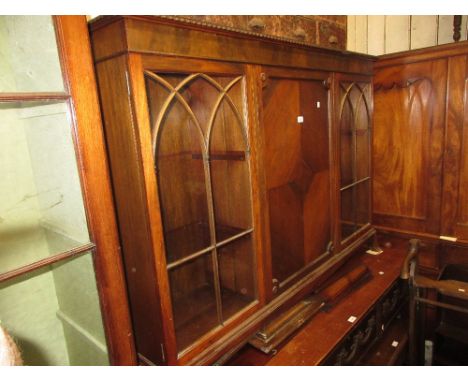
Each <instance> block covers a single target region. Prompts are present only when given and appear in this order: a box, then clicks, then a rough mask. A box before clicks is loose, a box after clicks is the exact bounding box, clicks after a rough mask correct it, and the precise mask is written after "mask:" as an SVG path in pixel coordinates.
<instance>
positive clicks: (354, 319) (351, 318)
mask: <svg viewBox="0 0 468 382" xmlns="http://www.w3.org/2000/svg"><path fill="white" fill-rule="evenodd" d="M356 318H357V317H354V316H349V318H348V322H351V323H353V322H354V321H356Z"/></svg>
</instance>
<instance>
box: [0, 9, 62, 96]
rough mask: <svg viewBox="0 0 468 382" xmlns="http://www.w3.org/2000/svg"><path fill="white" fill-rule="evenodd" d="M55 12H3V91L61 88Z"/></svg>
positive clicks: (0, 84)
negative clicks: (48, 14) (26, 13)
mask: <svg viewBox="0 0 468 382" xmlns="http://www.w3.org/2000/svg"><path fill="white" fill-rule="evenodd" d="M63 90H64V88H63V80H62V72H61V70H60V61H59V56H58V49H57V42H56V39H55V29H54V23H53V21H52V17H51V16H0V92H7V93H14V92H29V93H31V92H60V91H63Z"/></svg>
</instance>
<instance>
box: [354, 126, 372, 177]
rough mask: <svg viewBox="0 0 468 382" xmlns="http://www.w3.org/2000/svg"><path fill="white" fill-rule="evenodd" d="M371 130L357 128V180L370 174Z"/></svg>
mask: <svg viewBox="0 0 468 382" xmlns="http://www.w3.org/2000/svg"><path fill="white" fill-rule="evenodd" d="M369 137H370V134H369V130H368V129H367V128H358V129H357V130H356V180H361V179H364V178H367V177H368V176H370V174H369V148H370V142H369Z"/></svg>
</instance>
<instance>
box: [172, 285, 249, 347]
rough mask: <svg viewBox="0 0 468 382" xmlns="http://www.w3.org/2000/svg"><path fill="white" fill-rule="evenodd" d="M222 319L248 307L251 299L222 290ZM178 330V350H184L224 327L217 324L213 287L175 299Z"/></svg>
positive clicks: (208, 286)
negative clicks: (213, 330) (199, 339)
mask: <svg viewBox="0 0 468 382" xmlns="http://www.w3.org/2000/svg"><path fill="white" fill-rule="evenodd" d="M221 295H222V301H223V305H222V310H223V316H225V317H232V316H233V315H234V314H236V313H238V312H240V311H241V310H242V309H244V308H246V307H247V306H248V305H249V304H250V303H251V299H250V298H249V297H247V296H244V295H242V294H241V293H237V292H235V291H232V290H230V289H227V288H221ZM173 301H174V305H173V310H174V317H175V320H174V321H175V329H176V334H177V343H178V348H179V349H181V350H183V349H186V348H187V347H188V346H190V345H191V344H192V343H193V342H195V341H196V340H197V339H198V338H200V337H201V336H202V335H204V334H206V333H208V332H209V331H211V330H212V329H215V328H216V327H219V326H222V324H220V323H219V321H218V313H217V308H216V300H215V297H214V294H213V286H212V285H209V284H206V285H204V286H202V287H200V288H197V289H196V290H194V291H193V292H192V293H189V294H186V295H184V296H181V297H179V298H174V300H173Z"/></svg>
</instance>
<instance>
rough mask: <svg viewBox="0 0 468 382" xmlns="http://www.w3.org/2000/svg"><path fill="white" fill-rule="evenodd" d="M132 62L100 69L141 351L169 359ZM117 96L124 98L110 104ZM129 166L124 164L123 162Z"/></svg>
mask: <svg viewBox="0 0 468 382" xmlns="http://www.w3.org/2000/svg"><path fill="white" fill-rule="evenodd" d="M126 72H128V63H127V59H126V58H125V57H120V58H116V59H115V60H114V61H106V62H103V63H101V64H100V65H98V66H97V74H98V83H99V88H100V96H101V103H102V112H103V119H104V124H105V131H106V140H107V144H108V147H109V155H110V166H111V172H112V182H113V185H114V192H115V198H116V204H117V212H118V218H119V225H120V234H121V240H122V246H123V254H124V263H125V268H126V276H127V281H128V289H129V294H130V299H131V301H132V302H131V310H132V318H133V325H134V329H135V339H136V341H137V351H138V353H141V354H144V355H145V357H146V358H148V359H151V360H152V361H153V362H161V363H163V362H164V361H165V357H164V355H163V349H162V346H161V344H162V343H164V340H163V338H162V336H161V333H162V327H161V326H162V325H167V324H169V322H170V321H169V322H167V321H165V322H164V324H163V323H162V322H161V319H160V317H161V306H160V301H161V300H160V299H159V291H158V289H157V288H156V285H155V280H157V277H156V275H155V264H154V257H153V252H152V246H151V236H150V235H151V233H150V230H149V222H148V216H147V214H146V213H145V211H147V210H148V207H147V201H146V196H145V193H144V190H143V189H142V188H141V187H140V186H139V185H140V184H141V183H142V182H143V178H142V176H143V170H142V165H141V163H142V160H141V156H140V155H141V154H140V149H139V145H138V139H139V137H138V135H137V132H135V131H134V129H133V126H134V124H135V123H136V121H135V120H134V119H133V115H134V113H133V111H132V109H131V108H132V103H131V101H129V99H128V98H125V95H126V97H128V90H127V89H128V86H129V83H128V77H127V76H126V75H125V73H126ZM113 94H119V95H120V97H119V98H117V99H116V100H114V102H112V103H109V102H106V100H107V99H108V98H110V96H111V95H113ZM122 159H123V160H124V161H125V163H126V165H125V166H121V164H120V160H122Z"/></svg>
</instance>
